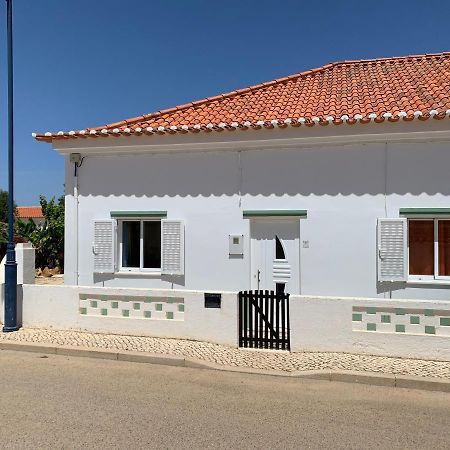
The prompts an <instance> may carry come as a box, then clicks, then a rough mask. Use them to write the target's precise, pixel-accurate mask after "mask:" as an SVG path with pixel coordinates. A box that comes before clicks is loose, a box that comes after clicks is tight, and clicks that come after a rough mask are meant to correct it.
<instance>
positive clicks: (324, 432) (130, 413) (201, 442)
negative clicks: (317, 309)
mask: <svg viewBox="0 0 450 450" xmlns="http://www.w3.org/2000/svg"><path fill="white" fill-rule="evenodd" d="M0 380H1V391H0V392H1V393H0V446H1V448H33V449H36V448H68V449H76V448H124V449H125V448H126V449H131V448H133V449H134V448H158V449H159V448H162V449H178V448H188V449H203V448H227V449H235V448H236V449H238V448H239V449H247V448H264V449H284V448H295V449H303V448H321V449H323V448H333V449H336V448H345V449H348V448H355V449H372V448H382V449H397V448H399V449H406V448H411V449H417V448H424V449H425V448H427V449H428V448H433V449H438V448H442V449H444V448H446V449H448V448H450V394H444V393H437V392H426V391H423V392H422V391H413V390H406V389H393V388H384V387H377V386H365V385H357V384H345V383H330V382H328V381H308V380H301V379H293V378H281V377H270V376H263V375H249V374H238V373H226V372H216V371H210V370H200V369H186V368H177V367H167V366H153V365H148V364H138V363H127V362H117V361H106V360H97V359H87V358H75V357H63V356H49V357H44V358H43V357H42V355H39V354H32V353H21V352H10V351H0Z"/></svg>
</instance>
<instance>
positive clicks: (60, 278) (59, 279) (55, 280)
mask: <svg viewBox="0 0 450 450" xmlns="http://www.w3.org/2000/svg"><path fill="white" fill-rule="evenodd" d="M34 282H35V283H36V284H64V275H54V276H53V277H50V278H46V277H36V278H35V280H34Z"/></svg>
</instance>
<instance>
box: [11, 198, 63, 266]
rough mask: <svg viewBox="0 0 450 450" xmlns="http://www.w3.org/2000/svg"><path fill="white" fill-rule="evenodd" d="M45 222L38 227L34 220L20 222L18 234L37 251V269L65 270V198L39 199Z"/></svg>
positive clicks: (18, 222) (17, 227) (18, 223)
mask: <svg viewBox="0 0 450 450" xmlns="http://www.w3.org/2000/svg"><path fill="white" fill-rule="evenodd" d="M39 200H40V204H41V207H42V214H43V216H44V221H43V223H42V224H40V225H36V224H35V223H34V222H33V221H32V220H29V221H28V222H24V221H22V220H18V221H17V223H16V233H17V234H18V235H19V236H22V237H23V238H25V239H27V240H28V241H29V242H31V243H32V244H33V247H34V248H35V249H36V267H37V268H39V267H40V268H44V267H49V268H53V267H59V268H60V269H61V270H62V271H63V270H64V197H60V198H59V199H58V200H55V198H52V199H51V200H50V201H48V200H47V199H46V198H45V197H44V196H42V195H41V196H40V197H39Z"/></svg>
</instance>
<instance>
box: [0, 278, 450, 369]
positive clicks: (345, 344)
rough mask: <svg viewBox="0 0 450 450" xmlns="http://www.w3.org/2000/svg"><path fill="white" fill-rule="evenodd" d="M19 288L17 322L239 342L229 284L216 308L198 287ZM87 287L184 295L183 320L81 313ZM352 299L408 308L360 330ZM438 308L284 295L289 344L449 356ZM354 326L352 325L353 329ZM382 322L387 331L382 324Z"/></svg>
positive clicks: (444, 307)
mask: <svg viewBox="0 0 450 450" xmlns="http://www.w3.org/2000/svg"><path fill="white" fill-rule="evenodd" d="M0 287H1V289H0V293H1V294H0V307H1V314H0V316H2V315H3V295H4V294H3V292H4V291H3V285H0ZM18 293H19V295H18V297H19V305H23V311H22V317H23V319H22V322H23V326H24V327H31V328H33V327H34V328H55V329H60V330H76V331H90V332H98V333H120V334H127V335H137V336H154V337H168V338H181V339H193V340H200V341H207V342H213V343H218V344H224V345H228V346H232V347H236V346H237V345H238V308H237V303H238V300H237V293H233V292H222V307H221V308H220V309H206V308H205V307H204V293H203V292H201V291H188V290H162V289H151V290H149V289H128V288H98V287H89V286H77V287H75V286H52V285H47V286H46V285H23V286H21V287H19V290H18ZM86 295H87V296H88V297H89V295H92V296H96V297H99V296H101V297H102V298H104V299H106V298H107V297H108V296H118V297H120V298H122V299H126V298H127V296H132V297H133V298H136V297H141V298H142V299H145V298H149V297H150V298H154V297H158V298H160V297H163V298H164V297H165V298H169V299H170V298H173V297H175V298H177V299H179V298H180V297H181V298H183V299H184V320H157V319H156V320H153V319H144V318H135V317H126V318H124V317H110V316H108V317H105V316H101V315H96V316H94V315H82V314H80V304H81V303H82V302H81V301H80V300H81V299H82V298H84V297H85V296H86ZM133 301H134V300H133ZM355 307H363V308H369V307H372V308H373V307H375V308H377V309H378V310H383V309H386V308H388V309H389V308H390V309H391V310H392V309H398V308H403V309H404V311H406V312H407V314H405V315H396V314H395V313H392V312H391V313H390V315H391V323H390V324H380V316H379V314H378V315H373V319H372V318H371V319H370V320H371V321H373V322H377V328H378V329H377V331H376V332H373V331H361V330H364V329H365V324H364V323H360V322H354V321H352V313H353V308H355ZM19 309H21V308H19ZM425 310H427V311H430V310H432V311H434V312H435V314H436V316H433V317H426V314H424V312H425ZM408 311H419V312H413V314H414V315H416V314H417V315H419V316H420V321H421V325H420V326H412V327H411V326H410V325H409V322H410V320H409V319H410V317H409V316H410V315H411V314H409V313H408ZM420 311H421V312H420ZM442 311H443V312H444V313H442ZM88 314H89V313H88ZM19 315H20V314H19ZM437 316H444V317H447V318H450V301H436V300H413V299H404V300H387V299H380V298H343V297H342V298H338V297H311V296H291V299H290V328H291V350H292V351H308V352H319V351H320V352H349V353H361V354H375V355H384V356H400V357H412V358H425V359H438V360H446V361H450V326H449V325H448V322H446V323H447V325H446V326H439V325H440V320H439V317H437ZM370 317H372V316H370ZM402 321H403V322H402ZM396 323H407V324H408V325H406V333H396V332H392V329H393V328H395V324H396ZM427 323H428V324H433V323H434V324H437V326H436V334H435V335H428V334H424V332H423V325H425V324H427ZM360 325H362V326H360ZM357 326H359V329H358V330H355V327H357ZM383 327H384V328H383ZM414 327H416V329H415V328H414ZM389 329H391V332H388V331H389ZM411 330H412V331H411Z"/></svg>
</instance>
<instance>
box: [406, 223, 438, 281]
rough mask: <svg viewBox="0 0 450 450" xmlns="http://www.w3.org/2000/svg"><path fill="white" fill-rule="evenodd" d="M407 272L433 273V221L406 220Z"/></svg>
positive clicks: (415, 273) (411, 273) (418, 273)
mask: <svg viewBox="0 0 450 450" xmlns="http://www.w3.org/2000/svg"><path fill="white" fill-rule="evenodd" d="M408 241H409V242H408V245H409V274H410V275H434V221H433V220H410V221H409V222H408Z"/></svg>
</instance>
